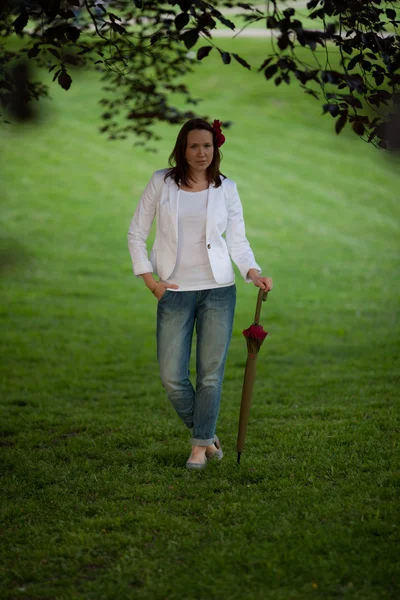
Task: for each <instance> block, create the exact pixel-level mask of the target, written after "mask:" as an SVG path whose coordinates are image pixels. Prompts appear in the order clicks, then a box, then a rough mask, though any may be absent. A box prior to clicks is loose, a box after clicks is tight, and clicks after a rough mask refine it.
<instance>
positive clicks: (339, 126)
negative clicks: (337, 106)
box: [335, 113, 347, 134]
mask: <svg viewBox="0 0 400 600" xmlns="http://www.w3.org/2000/svg"><path fill="white" fill-rule="evenodd" d="M346 121H347V114H346V113H345V114H342V115H341V116H340V117H339V118H338V120H337V121H336V123H335V131H336V133H337V134H339V133H340V132H341V131H342V129H343V127H344V126H345V125H346Z"/></svg>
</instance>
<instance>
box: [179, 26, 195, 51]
mask: <svg viewBox="0 0 400 600" xmlns="http://www.w3.org/2000/svg"><path fill="white" fill-rule="evenodd" d="M180 38H181V40H182V41H183V43H184V44H185V46H186V48H187V49H188V50H190V48H192V47H193V46H194V45H195V43H196V42H197V40H198V39H199V32H198V31H197V29H188V30H187V31H185V32H184V33H182V34H181V36H180Z"/></svg>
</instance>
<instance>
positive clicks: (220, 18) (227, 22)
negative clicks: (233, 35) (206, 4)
mask: <svg viewBox="0 0 400 600" xmlns="http://www.w3.org/2000/svg"><path fill="white" fill-rule="evenodd" d="M213 16H214V17H215V18H216V19H218V21H220V22H221V23H222V24H223V25H226V26H227V27H229V29H235V24H234V23H232V21H230V20H229V19H226V18H225V17H224V16H223V15H222V14H221V13H220V12H218V11H215V12H214V13H213Z"/></svg>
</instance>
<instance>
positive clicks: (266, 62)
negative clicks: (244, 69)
mask: <svg viewBox="0 0 400 600" xmlns="http://www.w3.org/2000/svg"><path fill="white" fill-rule="evenodd" d="M271 60H273V58H272V57H271V58H266V59H265V60H264V62H263V64H262V65H261V67H260V68H259V69H258V71H262V70H263V69H265V67H267V66H268V65H269V63H270V62H271Z"/></svg>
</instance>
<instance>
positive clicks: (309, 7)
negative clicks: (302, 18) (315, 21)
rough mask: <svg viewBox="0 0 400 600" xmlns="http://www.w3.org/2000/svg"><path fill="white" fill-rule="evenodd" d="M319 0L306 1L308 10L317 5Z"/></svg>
mask: <svg viewBox="0 0 400 600" xmlns="http://www.w3.org/2000/svg"><path fill="white" fill-rule="evenodd" d="M318 2H319V0H310V1H309V2H307V8H308V10H312V9H313V8H315V7H316V6H317V5H318Z"/></svg>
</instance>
